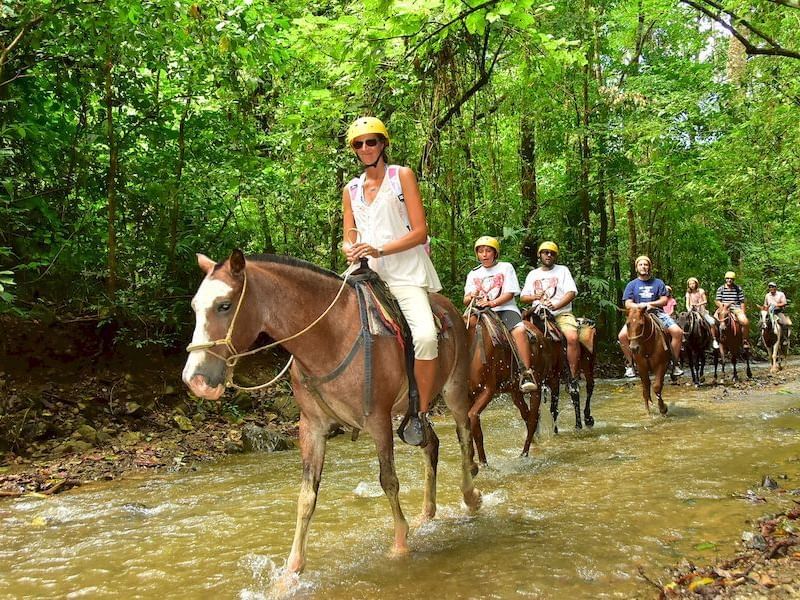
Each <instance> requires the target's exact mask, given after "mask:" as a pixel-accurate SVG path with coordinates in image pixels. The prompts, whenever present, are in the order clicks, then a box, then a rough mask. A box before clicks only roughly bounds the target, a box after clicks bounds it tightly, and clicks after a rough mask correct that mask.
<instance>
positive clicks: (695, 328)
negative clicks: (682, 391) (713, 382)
mask: <svg viewBox="0 0 800 600" xmlns="http://www.w3.org/2000/svg"><path fill="white" fill-rule="evenodd" d="M677 321H678V326H679V327H680V328H681V329H683V352H684V354H685V356H686V362H688V363H689V371H691V373H692V382H693V383H694V385H695V387H700V383H701V382H702V379H703V371H704V370H705V368H706V351H707V350H708V348H709V346H710V345H711V340H712V339H713V335H712V334H711V329H710V328H709V326H708V323H706V322H705V319H703V315H701V314H700V313H699V312H697V311H696V310H691V311H688V312H682V313H681V314H679V315H678V319H677Z"/></svg>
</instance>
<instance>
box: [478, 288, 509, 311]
mask: <svg viewBox="0 0 800 600" xmlns="http://www.w3.org/2000/svg"><path fill="white" fill-rule="evenodd" d="M513 297H514V292H503V293H502V294H500V295H499V296H498V297H497V298H495V299H494V300H486V299H484V300H483V301H482V300H478V304H479V305H480V306H488V307H489V308H494V307H495V306H500V305H501V304H505V303H506V302H508V301H509V300H511V299H512V298H513Z"/></svg>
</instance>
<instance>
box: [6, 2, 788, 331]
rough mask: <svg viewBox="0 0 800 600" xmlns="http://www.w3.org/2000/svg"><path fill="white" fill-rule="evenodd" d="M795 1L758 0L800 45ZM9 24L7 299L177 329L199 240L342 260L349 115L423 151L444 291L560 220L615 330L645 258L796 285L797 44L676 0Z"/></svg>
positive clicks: (104, 8)
mask: <svg viewBox="0 0 800 600" xmlns="http://www.w3.org/2000/svg"><path fill="white" fill-rule="evenodd" d="M730 8H731V9H733V10H742V11H744V5H741V6H738V5H736V4H735V3H734V4H733V5H731V6H730ZM791 10H792V9H791V8H788V7H782V6H778V5H774V6H770V7H769V10H767V9H766V8H764V7H762V8H760V9H759V10H758V11H756V13H755V14H752V15H750V14H748V18H752V19H753V21H754V22H755V23H758V25H760V26H761V27H762V29H763V30H764V31H765V32H767V33H768V34H772V35H774V36H775V39H780V41H781V43H783V44H784V45H786V46H787V47H792V44H794V47H798V46H800V33H798V31H800V30H798V29H797V28H796V27H794V28H793V27H792V24H793V21H792V13H791ZM0 20H2V23H3V28H2V30H0V45H2V48H0V51H6V50H7V54H5V55H4V56H5V57H6V58H5V59H4V60H5V62H3V63H2V65H0V183H2V186H0V270H2V272H3V274H2V275H0V311H1V310H8V309H9V308H12V307H13V308H14V309H15V310H17V311H24V310H26V309H27V308H28V307H30V306H32V305H34V302H35V303H38V304H37V305H43V306H47V307H48V308H50V309H51V310H53V311H55V312H57V313H58V314H65V313H71V314H75V315H84V314H88V313H93V314H97V315H101V316H103V317H106V316H108V318H111V316H114V317H115V318H117V319H120V320H122V321H123V327H122V329H121V333H120V335H121V336H122V337H123V338H125V339H128V340H129V341H131V342H133V343H135V344H144V343H158V344H171V343H173V342H175V341H176V340H178V339H181V337H182V336H185V330H186V328H187V324H188V321H189V319H190V317H189V311H188V300H189V297H190V295H191V293H192V292H193V289H194V288H195V286H196V285H197V282H198V278H199V273H198V271H197V269H196V266H195V259H194V253H195V252H203V253H205V254H208V255H210V256H212V257H214V258H215V259H218V260H221V259H223V258H224V257H226V256H227V255H228V253H229V252H230V250H231V249H232V248H235V247H241V248H243V249H244V250H245V251H247V252H262V251H271V252H277V253H287V254H292V255H295V256H299V257H301V258H304V259H308V260H311V261H313V262H315V263H318V264H321V265H324V266H327V267H330V268H334V269H341V268H342V267H343V264H342V258H341V256H340V254H339V253H338V252H337V250H336V246H337V243H338V241H339V240H340V239H341V206H340V205H341V188H342V186H343V185H344V184H345V183H346V182H347V181H348V180H349V179H350V177H352V176H355V175H356V174H358V172H359V165H358V164H357V163H356V161H355V158H354V157H353V155H352V154H351V153H350V152H348V151H346V150H345V149H344V148H343V145H344V144H343V135H344V131H345V129H346V127H347V124H348V123H349V122H350V121H351V120H352V119H353V118H354V117H355V116H357V115H359V114H376V115H379V116H381V117H382V118H384V119H385V120H386V122H387V124H388V126H389V129H390V131H391V133H392V145H391V149H390V150H391V160H392V162H398V163H402V164H408V165H410V166H412V167H413V168H414V169H415V171H416V172H417V175H418V178H419V179H420V187H421V190H422V192H423V197H424V201H425V204H426V209H427V212H428V219H429V224H430V232H431V236H432V241H433V258H434V262H435V263H436V266H437V269H438V270H439V272H440V276H441V278H442V280H443V283H444V285H445V290H446V291H447V292H448V293H449V294H450V295H451V296H453V297H454V298H458V297H460V295H461V286H462V284H463V279H464V276H465V273H466V272H467V270H468V269H470V268H471V267H472V266H474V255H473V252H472V246H471V244H472V240H474V239H475V238H476V237H477V236H479V235H483V234H487V233H490V234H494V235H497V236H500V237H502V238H503V256H504V258H505V259H506V260H510V261H511V262H514V263H515V264H517V266H518V268H520V269H521V268H522V266H523V264H524V263H525V260H524V259H523V257H522V252H523V249H524V247H525V246H526V245H527V246H530V245H534V246H535V245H536V243H537V242H538V241H540V240H542V239H554V240H556V241H558V242H559V244H560V245H561V247H562V252H561V256H560V260H561V262H563V263H565V264H567V265H569V266H570V268H571V269H572V270H573V273H574V274H575V275H576V278H577V280H578V281H579V287H580V291H581V295H580V297H579V306H580V308H581V310H582V311H584V312H585V313H586V314H587V315H592V316H595V317H599V316H601V315H606V316H607V317H608V319H609V320H610V323H609V325H608V329H607V331H606V334H607V335H608V336H609V337H612V336H613V331H612V329H613V328H614V323H613V321H614V317H613V313H614V311H613V310H612V307H613V306H614V305H615V304H616V303H618V301H619V294H620V292H621V287H622V285H624V281H625V280H627V278H628V277H629V276H630V274H631V269H630V265H629V263H630V259H631V258H632V257H633V256H635V255H636V254H639V253H648V254H650V255H651V256H652V257H653V259H654V261H655V264H656V271H657V274H658V275H659V276H661V277H662V278H664V279H666V280H667V281H668V282H670V283H672V284H673V285H674V286H677V287H676V290H677V289H681V288H682V287H683V282H684V281H685V280H686V278H687V277H689V276H697V277H699V278H700V279H701V281H702V282H703V285H704V287H706V289H708V290H712V289H714V288H715V287H716V285H718V284H719V283H720V277H721V274H722V273H723V272H724V271H725V270H726V269H727V268H735V269H736V270H737V271H738V272H739V273H740V280H741V281H742V283H743V284H744V286H745V290H746V292H747V293H748V295H749V297H751V298H758V297H759V296H762V297H763V288H764V284H765V282H766V281H767V280H768V279H774V278H777V279H779V281H780V282H781V285H782V286H783V287H784V289H785V291H786V292H787V294H788V295H789V296H790V297H792V296H796V295H797V294H798V293H800V289H799V288H798V287H797V284H796V283H795V282H796V281H798V275H800V274H799V273H798V270H800V267H798V264H800V261H799V260H798V259H799V258H800V243H798V241H797V240H798V239H800V235H798V234H800V216H799V215H800V210H798V208H800V206H798V203H800V196H798V189H799V187H800V185H799V182H800V175H799V174H800V153H799V152H798V150H797V149H798V148H800V129H799V128H798V127H797V126H796V124H797V122H798V116H800V115H798V112H800V108H799V107H800V103H799V102H798V100H797V99H798V98H799V97H800V77H798V75H800V73H799V72H798V71H800V61H798V60H794V59H790V58H779V57H753V58H751V59H750V60H748V61H744V60H738V61H737V54H736V51H737V49H736V46H735V45H734V46H733V47H731V46H730V39H731V38H730V37H728V36H727V35H726V34H725V33H724V32H722V31H720V30H719V29H718V28H712V27H708V24H707V23H703V22H699V23H698V21H697V18H696V13H694V12H693V11H692V10H691V9H690V8H689V7H687V6H684V5H681V4H676V3H674V2H667V1H666V0H645V1H643V2H631V1H626V2H612V3H606V4H598V3H593V2H590V1H589V2H585V1H584V2H575V1H573V0H570V1H567V2H563V3H552V2H545V1H541V0H497V1H495V2H485V3H465V2H461V1H458V0H426V1H425V2H411V1H405V0H403V1H392V0H365V1H364V2H360V3H321V2H310V3H306V2H294V1H292V0H278V1H277V2H274V1H268V0H252V1H250V0H249V1H247V2H239V1H234V0H210V1H209V2H206V3H203V4H182V3H158V2H153V1H152V0H114V1H113V2H107V3H101V4H97V3H83V2H76V3H70V4H67V5H63V4H53V3H52V2H50V1H49V0H24V1H23V0H11V1H10V2H7V3H5V4H3V5H2V7H1V8H0ZM640 23H643V25H641V26H640ZM740 58H741V57H740ZM109 67H110V69H109ZM107 75H108V78H107ZM107 81H108V82H109V83H110V88H107V87H106V82H107ZM109 89H110V92H111V98H110V102H111V107H112V109H111V117H112V127H111V129H110V130H109V127H108V116H109V115H108V102H109V97H108V91H109ZM109 133H113V137H114V144H115V150H116V152H117V155H118V168H117V173H116V177H115V179H114V180H113V182H111V183H113V184H114V185H113V187H114V197H115V201H116V215H115V218H114V220H113V222H112V223H111V225H113V227H112V228H110V227H109V215H110V213H109V207H110V205H111V202H110V195H111V194H110V186H109V183H110V182H109V169H110V162H111V157H112V152H111V146H110V144H109ZM525 167H528V168H527V170H526V168H525ZM531 167H533V168H531ZM534 183H535V188H533V189H532V184H534ZM112 230H113V233H114V238H115V240H116V245H115V256H116V264H114V265H111V264H110V262H109V253H110V247H111V245H112V237H111V235H110V232H111V231H112ZM632 234H633V237H632ZM532 266H533V265H532ZM110 269H114V273H111V271H110ZM12 271H13V273H12ZM616 273H619V280H618V279H617V276H616ZM112 275H115V276H116V280H117V282H118V283H117V288H116V289H113V290H112V289H111V287H110V286H109V281H110V280H111V279H112V277H111V276H112ZM524 275H525V271H524V270H522V269H521V270H520V273H519V276H520V278H523V277H524ZM12 289H13V293H12V291H11V290H12ZM676 295H678V296H680V294H677V293H676Z"/></svg>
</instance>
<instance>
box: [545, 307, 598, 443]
mask: <svg viewBox="0 0 800 600" xmlns="http://www.w3.org/2000/svg"><path fill="white" fill-rule="evenodd" d="M578 322H579V323H580V324H581V326H580V329H579V330H578V347H579V348H580V358H579V359H578V373H579V374H580V375H583V379H584V381H586V402H585V403H584V406H583V423H584V424H585V425H586V426H587V427H594V417H593V416H592V393H593V392H594V363H595V358H596V357H595V353H594V336H595V328H594V325H589V324H587V322H586V321H584V320H583V319H578ZM589 323H591V322H589ZM564 376H565V378H566V381H567V392H568V393H569V397H570V399H571V400H572V407H573V408H574V409H575V429H582V425H581V394H580V388H579V387H576V388H574V389H573V388H570V386H569V379H570V372H569V365H568V364H567V361H566V357H565V358H564ZM554 402H555V407H551V410H552V411H553V419H554V420H555V418H556V417H558V398H556V399H555V400H554ZM556 430H557V429H556Z"/></svg>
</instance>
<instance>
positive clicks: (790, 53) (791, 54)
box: [680, 0, 800, 59]
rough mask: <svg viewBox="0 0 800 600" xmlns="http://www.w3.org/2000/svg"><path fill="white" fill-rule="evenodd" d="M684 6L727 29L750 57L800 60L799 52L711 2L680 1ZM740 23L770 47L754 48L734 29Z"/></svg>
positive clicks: (710, 0) (708, 0) (706, 0)
mask: <svg viewBox="0 0 800 600" xmlns="http://www.w3.org/2000/svg"><path fill="white" fill-rule="evenodd" d="M680 1H681V2H683V3H684V4H688V5H689V6H691V7H692V8H694V9H695V10H698V11H700V12H701V13H703V14H704V15H706V16H707V17H708V18H709V19H711V20H712V21H715V22H716V23H719V24H720V25H721V26H722V27H724V28H725V29H727V30H728V31H729V32H730V33H731V35H732V36H733V37H735V38H736V39H737V40H739V42H741V44H742V46H744V49H745V52H747V54H749V55H751V56H758V55H760V56H785V57H787V58H797V59H800V52H797V51H795V50H788V49H786V48H784V47H783V46H781V45H780V44H778V43H777V42H776V41H775V40H773V39H772V38H771V37H770V36H768V35H766V34H765V33H763V32H761V31H759V30H758V29H756V28H755V27H754V26H753V25H751V24H750V23H749V22H748V21H747V20H745V19H742V18H740V17H739V16H737V15H736V14H734V13H732V12H730V11H728V10H726V9H724V8H723V7H721V6H720V5H719V4H716V3H715V2H713V1H712V0H698V2H695V1H694V0H680ZM699 2H704V3H705V4H708V5H710V6H712V7H713V8H715V9H716V10H717V12H713V11H712V10H710V9H709V8H708V7H707V6H703V5H702V4H699ZM720 13H725V14H726V15H728V16H729V17H730V19H731V22H730V23H729V22H728V21H726V20H725V19H724V18H723V16H722V15H721V14H720ZM736 23H741V24H742V25H743V26H744V27H745V28H746V29H747V30H748V31H750V32H751V33H753V34H755V35H756V36H758V37H760V38H761V39H762V40H764V41H765V42H767V44H769V46H770V47H766V48H765V47H763V46H756V45H754V44H753V43H752V42H751V41H750V40H748V39H747V38H746V37H745V36H744V34H743V33H741V32H740V31H739V30H738V29H736V26H735V24H736Z"/></svg>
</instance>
